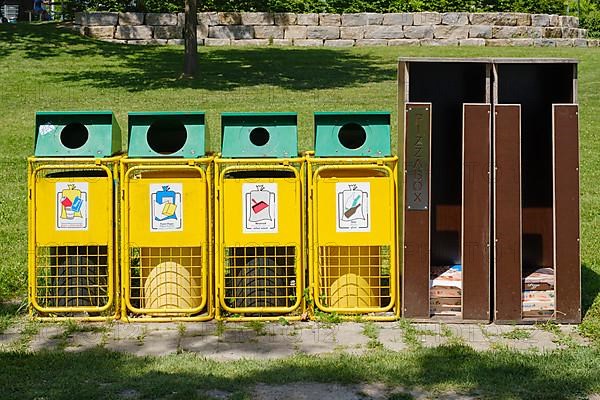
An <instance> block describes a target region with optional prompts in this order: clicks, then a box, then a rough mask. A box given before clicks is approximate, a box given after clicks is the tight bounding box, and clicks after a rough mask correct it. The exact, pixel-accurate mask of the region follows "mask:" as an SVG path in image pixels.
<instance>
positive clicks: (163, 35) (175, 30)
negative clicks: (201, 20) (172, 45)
mask: <svg viewBox="0 0 600 400" xmlns="http://www.w3.org/2000/svg"><path fill="white" fill-rule="evenodd" d="M154 38H155V39H183V29H182V28H181V27H180V26H156V27H154Z"/></svg>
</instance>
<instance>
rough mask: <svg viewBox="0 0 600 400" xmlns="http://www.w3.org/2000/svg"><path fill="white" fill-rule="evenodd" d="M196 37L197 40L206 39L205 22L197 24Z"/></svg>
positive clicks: (206, 27) (206, 28) (206, 29)
mask: <svg viewBox="0 0 600 400" xmlns="http://www.w3.org/2000/svg"><path fill="white" fill-rule="evenodd" d="M196 35H197V36H198V39H205V38H207V37H208V24H207V23H205V22H198V26H197V27H196Z"/></svg>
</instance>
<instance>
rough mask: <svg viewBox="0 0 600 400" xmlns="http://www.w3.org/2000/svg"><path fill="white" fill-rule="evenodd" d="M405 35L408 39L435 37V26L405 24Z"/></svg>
mask: <svg viewBox="0 0 600 400" xmlns="http://www.w3.org/2000/svg"><path fill="white" fill-rule="evenodd" d="M404 37H405V38H407V39H433V26H431V25H424V26H405V27H404Z"/></svg>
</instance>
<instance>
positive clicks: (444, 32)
mask: <svg viewBox="0 0 600 400" xmlns="http://www.w3.org/2000/svg"><path fill="white" fill-rule="evenodd" d="M433 37H434V38H435V39H467V38H468V37H469V27H468V26H466V25H463V26H460V25H436V26H434V27H433Z"/></svg>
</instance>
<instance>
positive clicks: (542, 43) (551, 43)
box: [533, 39, 556, 47]
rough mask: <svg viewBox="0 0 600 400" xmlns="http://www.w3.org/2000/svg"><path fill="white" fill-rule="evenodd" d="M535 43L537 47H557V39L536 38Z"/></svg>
mask: <svg viewBox="0 0 600 400" xmlns="http://www.w3.org/2000/svg"><path fill="white" fill-rule="evenodd" d="M533 45H534V46H535V47H556V41H555V40H552V39H534V40H533Z"/></svg>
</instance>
